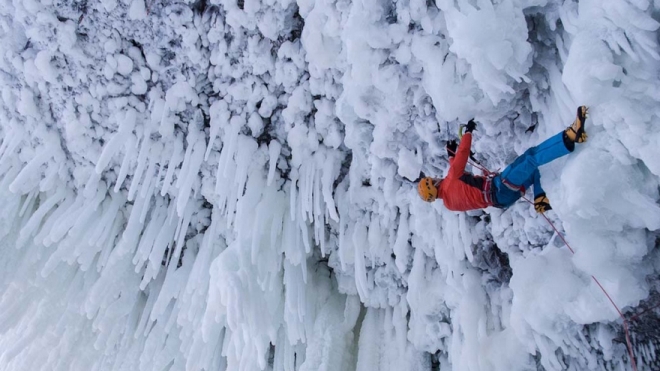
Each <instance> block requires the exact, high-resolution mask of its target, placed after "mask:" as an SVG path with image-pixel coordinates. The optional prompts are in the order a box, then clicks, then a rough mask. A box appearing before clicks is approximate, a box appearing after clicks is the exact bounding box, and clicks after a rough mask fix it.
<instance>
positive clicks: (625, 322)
mask: <svg viewBox="0 0 660 371" xmlns="http://www.w3.org/2000/svg"><path fill="white" fill-rule="evenodd" d="M468 161H469V162H470V163H471V164H472V166H474V167H476V168H478V169H481V170H482V171H483V172H484V173H485V174H487V175H492V174H495V173H493V172H492V171H490V170H488V169H487V168H486V167H484V166H482V165H481V164H477V163H475V161H471V160H469V159H468ZM522 198H523V199H524V200H525V201H527V202H529V203H530V204H532V205H534V202H532V201H531V200H529V199H528V198H527V197H525V196H522ZM541 215H542V216H543V218H545V220H546V221H547V222H548V224H550V226H551V227H552V229H554V231H555V232H556V233H557V235H558V236H559V238H561V240H562V241H563V242H564V244H565V245H566V247H568V249H569V250H570V251H571V253H572V254H573V255H575V250H573V248H572V247H571V245H570V244H569V243H568V241H566V238H564V235H563V234H562V233H561V232H559V230H558V229H557V227H555V225H554V223H552V221H551V220H550V219H548V217H547V216H545V214H544V213H541ZM591 278H592V279H593V280H594V282H596V284H597V285H598V287H600V289H601V290H602V291H603V293H604V294H605V296H607V299H608V300H609V301H610V303H612V306H613V307H614V309H616V311H617V313H618V314H619V316H620V317H621V319H622V320H623V331H624V333H625V336H626V345H627V348H628V355H629V357H630V363H631V364H632V368H633V371H637V362H636V361H635V354H634V352H633V348H632V342H631V341H630V331H629V329H628V327H629V326H628V324H629V321H628V319H626V317H625V316H624V315H623V312H621V310H620V309H619V307H618V306H617V305H616V303H615V302H614V300H613V299H612V297H611V296H610V294H609V293H608V292H607V290H605V288H604V287H603V285H602V284H601V283H600V281H598V279H597V278H596V277H595V276H593V275H592V276H591ZM657 307H660V304H659V305H657V306H656V307H654V308H657ZM654 308H652V309H654ZM648 311H649V310H646V311H644V312H642V313H640V314H637V315H635V316H634V317H632V318H631V320H633V319H636V318H638V317H639V316H641V315H642V314H644V313H646V312H648Z"/></svg>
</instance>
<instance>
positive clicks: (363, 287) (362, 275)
mask: <svg viewBox="0 0 660 371" xmlns="http://www.w3.org/2000/svg"><path fill="white" fill-rule="evenodd" d="M352 243H353V249H354V251H355V261H354V263H353V264H354V266H355V285H356V286H357V291H358V294H359V295H360V300H361V301H362V302H364V301H366V300H367V298H368V296H369V295H368V290H369V288H368V284H367V271H366V262H365V259H364V252H363V248H364V246H366V244H367V228H366V227H365V226H364V225H362V224H359V225H357V226H356V228H355V230H354V231H353V239H352Z"/></svg>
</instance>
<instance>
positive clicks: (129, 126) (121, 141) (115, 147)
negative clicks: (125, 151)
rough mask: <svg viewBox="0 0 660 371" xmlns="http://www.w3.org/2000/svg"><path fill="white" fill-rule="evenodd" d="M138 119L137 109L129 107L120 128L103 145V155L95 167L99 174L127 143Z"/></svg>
mask: <svg viewBox="0 0 660 371" xmlns="http://www.w3.org/2000/svg"><path fill="white" fill-rule="evenodd" d="M136 119H137V111H135V110H134V109H132V108H129V109H128V110H127V111H126V113H125V115H124V119H123V121H122V122H121V123H120V124H119V130H118V131H117V133H116V134H115V135H114V136H113V137H112V138H111V139H110V140H109V141H108V143H106V145H105V146H104V147H103V152H101V156H100V157H99V159H98V161H97V162H96V167H94V171H96V173H97V174H101V173H102V172H103V170H105V168H106V167H107V166H108V164H109V163H110V160H111V159H112V157H113V156H114V155H115V153H117V152H118V151H119V150H120V149H121V147H122V146H124V145H125V143H126V139H127V137H128V136H129V135H130V134H131V131H132V130H133V128H134V127H135V121H136Z"/></svg>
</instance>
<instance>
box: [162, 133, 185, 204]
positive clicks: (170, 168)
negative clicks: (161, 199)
mask: <svg viewBox="0 0 660 371" xmlns="http://www.w3.org/2000/svg"><path fill="white" fill-rule="evenodd" d="M181 161H183V142H182V140H181V139H180V138H179V136H177V137H176V139H174V150H173V151H172V157H171V158H170V162H169V163H168V164H167V174H166V175H165V180H164V181H163V188H162V189H161V191H160V195H161V196H165V195H166V194H167V191H168V190H169V187H170V186H171V185H172V178H173V177H174V171H175V170H176V168H177V166H179V164H180V163H181Z"/></svg>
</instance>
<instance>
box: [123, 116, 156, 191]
mask: <svg viewBox="0 0 660 371" xmlns="http://www.w3.org/2000/svg"><path fill="white" fill-rule="evenodd" d="M150 149H151V132H150V131H149V129H148V128H146V127H145V129H144V136H143V137H142V145H141V148H140V154H139V155H138V159H137V164H138V165H137V168H136V169H135V173H134V174H133V181H131V186H130V188H129V190H128V200H129V201H133V200H135V194H136V193H137V190H138V186H139V184H140V180H141V179H142V173H143V172H144V169H145V167H146V166H147V159H148V157H149V152H150Z"/></svg>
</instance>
